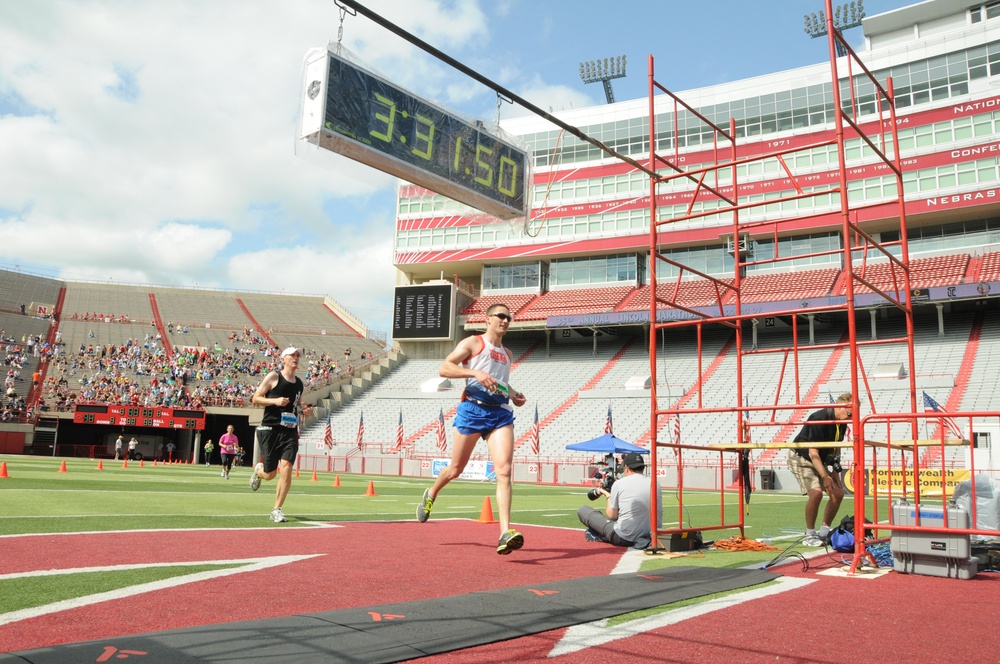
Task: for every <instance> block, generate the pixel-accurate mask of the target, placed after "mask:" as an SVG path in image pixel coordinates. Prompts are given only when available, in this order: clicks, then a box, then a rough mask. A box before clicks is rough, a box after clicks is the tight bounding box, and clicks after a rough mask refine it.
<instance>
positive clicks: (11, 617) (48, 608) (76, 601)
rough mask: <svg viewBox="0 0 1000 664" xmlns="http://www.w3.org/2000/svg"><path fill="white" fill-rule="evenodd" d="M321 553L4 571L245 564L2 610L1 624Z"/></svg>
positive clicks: (19, 575)
mask: <svg viewBox="0 0 1000 664" xmlns="http://www.w3.org/2000/svg"><path fill="white" fill-rule="evenodd" d="M321 555H324V554H320V553H314V554H310V555H301V556H271V557H268V558H249V559H238V560H204V561H201V562H185V563H150V564H148V565H112V566H108V567H103V568H97V567H79V568H74V569H66V570H46V571H43V572H26V573H23V574H9V575H4V576H3V577H0V579H6V578H17V577H26V576H45V575H49V574H76V573H80V572H88V571H91V572H92V571H113V570H127V569H140V568H144V567H174V566H184V565H219V564H233V563H235V564H245V565H244V566H243V567H238V568H234V569H221V570H208V571H205V572H197V573H195V574H187V575H184V576H178V577H174V578H171V579H163V580H161V581H151V582H149V583H140V584H139V585H135V586H129V587H127V588H119V589H117V590H109V591H107V592H103V593H96V594H94V595H86V596H83V597H75V598H73V599H67V600H61V601H58V602H52V603H51V604H44V605H42V606H35V607H32V608H30V609H21V610H19V611H11V612H9V613H0V625H9V624H10V623H15V622H18V621H21V620H27V619H29V618H37V617H39V616H44V615H48V614H50V613H58V612H59V611H68V610H70V609H78V608H80V607H84V606H90V605H92V604H98V603H100V602H108V601H111V600H115V599H122V598H124V597H132V596H134V595H141V594H143V593H148V592H153V591H156V590H163V589H165V588H174V587H177V586H182V585H185V584H188V583H197V582H199V581H209V580H212V579H218V578H219V577H222V576H230V575H233V574H242V573H244V572H255V571H258V570H262V569H267V568H269V567H277V566H279V565H287V564H289V563H294V562H298V561H300V560H306V559H308V558H315V557H317V556H321Z"/></svg>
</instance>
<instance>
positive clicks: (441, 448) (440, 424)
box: [437, 409, 448, 452]
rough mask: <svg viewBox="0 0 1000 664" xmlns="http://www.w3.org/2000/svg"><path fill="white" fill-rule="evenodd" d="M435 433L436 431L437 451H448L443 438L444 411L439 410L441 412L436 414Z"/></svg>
mask: <svg viewBox="0 0 1000 664" xmlns="http://www.w3.org/2000/svg"><path fill="white" fill-rule="evenodd" d="M437 431H438V442H437V448H438V450H439V451H441V452H444V451H445V450H446V449H448V441H446V440H445V437H444V409H441V411H440V412H438V420H437Z"/></svg>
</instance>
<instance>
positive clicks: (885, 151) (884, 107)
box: [648, 0, 917, 564]
mask: <svg viewBox="0 0 1000 664" xmlns="http://www.w3.org/2000/svg"><path fill="white" fill-rule="evenodd" d="M826 21H827V33H828V47H829V60H830V81H831V87H832V93H833V114H834V130H835V131H834V136H833V138H832V139H829V140H820V141H817V142H815V143H810V144H808V145H802V146H797V147H794V148H784V149H775V150H768V149H767V148H768V146H769V145H770V146H774V144H779V146H780V144H781V143H784V142H783V141H772V142H771V143H770V144H768V143H761V144H758V145H759V146H760V148H761V149H760V150H758V151H754V150H752V149H751V150H748V151H746V152H753V154H749V155H747V154H744V155H743V156H738V152H737V130H736V121H735V119H732V118H731V119H730V120H729V126H728V127H726V128H723V127H719V126H717V125H716V124H715V123H713V122H712V121H711V120H710V119H708V118H706V117H705V116H704V115H702V114H701V113H699V112H698V111H697V110H696V109H694V108H693V107H691V106H689V105H688V104H687V103H685V102H684V101H683V100H682V99H680V98H679V97H678V96H677V95H675V94H673V93H672V92H670V91H669V90H668V89H667V88H665V87H664V86H662V85H661V84H660V83H658V82H657V80H656V78H655V75H654V65H653V57H652V56H650V57H649V145H650V156H649V163H648V169H649V171H652V172H654V173H656V176H655V177H654V176H651V177H650V197H649V205H650V235H649V255H650V265H649V273H650V284H651V285H652V286H651V290H652V297H651V298H650V311H649V315H650V330H649V348H650V391H651V408H650V440H651V445H650V447H651V453H652V465H653V467H654V468H656V469H658V472H659V469H661V468H662V467H664V466H666V467H672V468H674V469H675V471H676V477H677V494H678V519H677V523H678V527H676V528H667V529H660V530H658V531H657V532H656V534H655V535H654V538H653V546H654V547H657V546H658V543H659V539H660V537H661V536H663V535H672V534H675V533H688V532H691V531H695V530H700V531H705V530H721V529H733V528H738V529H739V531H740V534H741V535H743V534H744V511H745V510H744V495H745V491H746V489H747V486H746V482H748V481H749V479H750V478H749V473H742V472H737V473H736V481H735V483H730V482H727V479H726V476H725V473H726V469H727V467H728V468H730V469H731V468H733V467H736V468H739V467H740V462H739V461H738V457H739V456H740V455H741V453H742V450H740V449H739V448H738V446H739V445H740V444H743V445H744V446H745V448H749V447H750V446H749V445H748V443H749V438H750V435H749V434H750V430H751V428H752V427H753V426H755V425H757V424H759V423H758V422H755V421H753V420H754V419H755V418H754V417H753V416H754V415H765V416H766V415H767V413H770V416H769V420H768V421H767V422H766V423H764V424H766V425H768V426H773V425H775V424H778V425H786V426H790V425H794V424H795V423H796V421H797V419H796V418H798V417H801V415H802V413H804V412H805V411H806V410H807V409H814V408H817V407H818V406H817V404H816V403H815V402H814V403H806V402H805V400H804V399H803V397H802V393H801V389H800V382H799V357H800V354H802V353H803V352H807V351H808V352H823V353H830V352H833V351H836V350H837V349H842V350H843V351H844V352H846V353H847V354H848V356H849V364H850V385H851V393H852V394H853V395H854V404H853V405H854V409H853V415H852V419H853V422H852V429H853V431H854V432H855V436H854V443H853V445H854V465H853V467H852V468H851V471H850V472H852V473H853V477H854V486H855V487H861V486H864V482H863V476H864V459H865V440H864V431H863V429H862V428H861V426H860V424H861V421H860V413H859V409H858V408H857V406H858V402H859V389H858V387H859V379H860V380H864V369H863V366H862V362H861V356H860V354H859V352H858V347H859V342H858V337H857V329H856V318H855V312H856V309H855V285H856V283H858V284H864V286H866V287H867V288H869V289H871V290H872V291H873V292H875V293H877V294H878V295H879V296H880V297H881V298H883V299H884V300H885V302H886V303H888V305H891V306H893V307H896V308H898V309H899V310H900V311H901V312H902V313H903V315H904V316H905V320H906V335H905V336H903V337H897V338H890V339H880V340H875V339H873V340H870V341H864V342H861V343H862V345H868V344H905V346H906V352H907V357H908V360H909V367H910V368H911V370H910V371H909V392H910V395H909V396H910V403H911V411H912V412H913V413H915V412H916V411H917V400H916V380H915V372H914V371H913V370H912V368H913V366H914V354H913V309H912V303H911V300H910V271H909V250H908V246H907V240H906V238H907V233H906V214H905V207H904V204H903V172H902V165H901V160H900V157H899V151H898V148H897V146H898V145H899V142H898V136H897V131H896V126H897V125H896V111H895V103H894V96H893V90H892V80H891V79H889V80H888V82H887V84H886V85H885V86H883V85H882V84H881V83H880V82H879V81H878V80H877V79H876V78H875V76H874V75H873V74H872V72H871V71H869V70H868V68H867V67H866V66H865V65H864V64H863V63H862V62H861V60H860V59H859V58H858V56H857V55H856V54H855V53H854V51H853V50H852V49H851V47H850V46H849V45H848V44H847V42H846V41H845V40H844V39H843V37H842V36H841V34H840V33H839V32H838V30H837V29H836V28H835V27H834V25H833V12H832V11H831V0H826ZM838 43H839V44H840V45H841V46H842V47H843V49H844V50H845V51H846V52H847V56H846V57H845V58H842V59H841V62H838V58H837V55H836V46H837V44H838ZM841 66H846V68H847V76H846V78H845V79H844V80H841V78H840V76H839V72H838V69H839V67H841ZM856 71H857V72H858V73H857V76H856V75H855V72H856ZM861 82H864V84H865V85H866V86H868V87H872V88H874V90H875V94H876V97H877V99H876V101H877V104H876V106H877V108H878V123H877V128H878V131H877V133H874V134H870V135H869V134H866V133H865V132H864V131H863V130H862V128H861V126H860V124H859V123H858V121H857V117H858V104H859V100H858V97H859V95H858V92H857V89H858V85H859V84H860V83H861ZM658 93H663V94H664V95H666V97H667V99H664V97H662V96H660V97H657V94H658ZM658 101H666V102H667V106H666V108H669V107H670V105H672V109H673V113H672V114H671V117H672V124H673V127H672V129H673V131H672V132H669V131H667V132H662V133H661V131H662V130H661V129H660V128H658V127H657V124H656V119H657V115H656V112H657V107H658V103H657V102H658ZM660 110H661V112H662V110H665V109H664V106H663V105H660ZM682 115H684V116H685V118H686V119H687V120H689V121H694V119H696V120H697V121H698V122H700V123H701V124H702V125H703V129H702V133H703V134H705V133H710V134H711V136H712V147H713V153H714V161H713V162H712V163H707V164H700V165H696V166H695V167H694V168H687V169H685V167H684V160H683V159H681V158H680V156H681V155H680V143H681V141H680V140H679V138H680V133H679V130H680V127H681V123H680V118H681V116H682ZM671 134H672V139H671ZM852 139H860V140H861V141H862V142H863V144H864V146H865V149H866V152H867V153H868V154H870V155H871V158H872V159H874V160H876V161H877V163H879V164H882V165H884V166H883V167H882V168H884V169H885V170H887V172H890V173H891V174H892V175H893V176H894V178H895V185H896V186H895V195H894V196H892V197H888V198H883V199H880V200H879V201H877V202H876V203H868V204H864V203H861V204H855V203H854V202H852V200H851V198H852V197H851V196H850V195H849V187H848V167H847V164H846V156H845V155H846V150H845V142H846V141H848V140H852ZM665 141H666V142H667V145H666V147H667V148H670V147H672V151H669V150H668V152H669V154H666V155H664V154H659V153H658V151H659V150H661V145H662V144H663V143H664V142H665ZM782 147H783V146H782ZM824 147H832V148H834V149H835V151H836V155H837V177H836V179H835V181H834V182H833V183H832V184H823V183H817V182H815V178H809V177H808V174H807V173H802V172H800V171H801V170H802V169H796V168H794V167H793V165H794V163H795V160H794V155H795V154H796V153H802V152H806V151H810V150H816V149H821V148H824ZM765 161H772V163H773V162H777V163H778V164H779V165H780V169H781V171H782V172H783V174H784V176H785V179H784V180H783V182H784V183H785V184H786V185H787V187H786V188H787V189H788V190H789V192H790V193H788V194H784V195H777V196H775V197H770V198H767V197H760V198H757V199H751V198H750V197H749V196H748V194H747V193H746V192H747V191H748V190H749V189H750V188H752V186H753V183H748V185H749V186H747V185H744V184H743V183H741V182H740V181H739V178H738V174H739V171H740V170H741V168H743V167H747V168H748V169H749V167H750V166H751V165H752V164H754V163H761V164H763V162H765ZM761 170H763V167H762V168H761ZM680 180H686V181H687V182H689V183H693V187H694V190H693V194H692V196H691V200H690V203H689V204H688V206H687V209H686V210H685V211H684V213H683V214H680V215H677V214H670V215H668V216H664V217H661V216H660V214H659V209H658V197H659V195H660V188H661V187H666V186H670V185H671V183H674V182H677V181H680ZM791 190H794V193H791ZM809 199H812V208H813V209H814V210H815V212H814V213H811V214H809V215H797V216H781V215H780V214H779V213H776V214H770V213H768V216H767V218H766V219H764V220H756V221H752V222H751V221H745V220H744V219H742V218H741V212H743V211H750V210H754V209H755V208H762V207H763V206H769V205H770V206H774V205H775V204H779V207H780V204H781V203H784V202H792V201H807V200H809ZM698 202H707V203H710V204H708V205H705V206H704V209H698V208H697V206H696V203H698ZM796 205H797V204H796ZM874 206H879V207H882V208H885V207H886V206H894V207H895V209H896V210H898V212H897V214H898V230H899V237H900V240H899V241H898V245H899V246H898V256H897V255H895V254H894V253H893V252H892V251H890V249H889V246H888V245H887V244H881V243H880V242H878V241H877V239H876V238H875V237H873V236H872V235H871V234H870V233H868V232H866V231H865V230H864V229H862V228H861V226H860V224H859V223H858V222H857V219H858V215H857V212H858V210H860V209H862V208H865V207H874ZM772 209H773V208H772ZM831 213H834V214H836V216H837V217H838V219H839V224H838V227H839V232H840V236H841V247H840V248H839V249H837V250H828V251H822V252H816V253H811V254H797V255H795V256H782V255H780V252H779V250H778V243H777V241H776V240H777V238H778V237H779V236H781V234H782V232H783V230H786V229H787V231H788V232H791V230H792V227H793V225H794V224H796V222H799V223H801V221H802V220H803V219H804V218H809V217H818V216H820V215H829V214H831ZM724 215H729V216H731V224H727V225H725V226H722V228H724V229H726V231H727V233H728V238H729V244H730V246H731V247H732V253H733V263H734V269H733V275H732V278H731V279H719V278H716V277H713V276H711V275H709V274H706V273H703V272H701V271H699V270H698V269H695V268H693V267H691V266H689V265H685V264H683V263H682V262H680V261H678V260H677V259H676V258H674V257H670V256H667V255H665V253H664V249H665V238H664V234H665V233H667V232H668V231H669V230H670V229H671V227H672V226H675V225H676V224H681V223H685V222H690V221H692V220H699V219H706V220H710V219H711V218H716V219H718V218H720V217H723V216H724ZM763 236H769V237H773V238H774V239H775V242H774V255H773V256H771V257H767V258H764V259H757V258H755V257H754V256H753V254H752V252H751V251H747V249H749V247H750V246H752V245H749V241H750V240H751V239H752V238H754V237H757V238H760V237H763ZM893 244H895V243H893ZM869 253H877V254H880V255H882V256H885V257H886V258H887V259H888V260H889V261H890V263H891V265H892V274H893V280H894V288H893V290H892V291H891V292H887V291H885V290H882V289H880V288H878V287H877V286H875V285H874V284H873V283H871V281H870V280H869V279H868V278H866V275H865V266H866V264H867V263H866V261H865V260H864V259H865V257H867V256H868V254H869ZM837 254H839V258H840V262H841V268H842V270H843V272H844V274H845V275H847V276H848V277H849V278H846V279H845V280H844V283H845V287H846V295H845V297H844V299H843V301H842V302H841V301H836V302H833V303H824V304H822V305H821V306H810V307H805V308H802V307H796V308H789V309H785V310H779V311H771V312H768V316H774V317H782V316H784V317H787V318H789V319H790V320H791V333H792V340H791V345H790V346H788V347H785V348H769V349H766V350H758V349H756V348H755V347H753V346H751V347H750V348H747V347H746V345H745V343H744V338H743V334H744V326H745V325H751V324H756V322H755V321H754V319H755V318H757V317H758V316H759V315H760V314H757V313H745V311H744V306H743V280H744V278H745V276H746V270H747V268H748V267H751V266H761V265H764V264H768V263H770V264H781V263H785V262H787V261H789V260H792V259H793V258H795V259H802V258H812V257H818V256H827V257H831V256H835V255H837ZM855 258H860V259H861V265H860V266H859V267H858V269H855V268H854V260H855ZM661 263H663V264H667V265H671V266H673V267H674V268H676V269H677V270H678V275H677V282H676V284H675V286H674V288H673V289H672V294H671V293H670V292H666V291H671V289H670V288H669V287H668V288H666V289H663V292H661V289H660V288H657V284H658V283H659V282H658V278H657V267H658V265H659V264H661ZM685 276H694V277H697V278H700V279H705V280H708V281H709V282H711V284H712V286H713V287H714V288H713V289H712V290H713V291H714V293H715V296H716V302H715V303H714V304H713V305H712V306H711V308H710V310H709V308H694V307H691V306H686V305H685V304H683V303H682V302H680V301H678V297H677V295H678V292H679V287H680V284H681V281H682V279H683V278H684V277H685ZM670 310H678V311H680V312H683V313H681V314H675V315H673V316H666V315H664V314H665V313H667V312H670ZM831 312H843V313H846V317H847V326H848V333H847V338H846V339H843V338H842V339H841V340H840V341H838V342H836V343H832V344H830V343H828V344H811V345H807V346H803V345H800V343H799V339H798V326H799V321H801V320H802V319H803V318H805V319H812V317H814V316H816V315H818V314H824V313H831ZM668 318H677V320H669V319H668ZM810 322H811V320H810ZM706 325H712V326H724V327H726V328H729V329H730V330H731V331H732V340H731V341H732V346H733V349H734V353H735V355H734V358H735V362H733V363H731V364H732V366H733V371H734V376H733V381H734V384H735V400H734V403H732V404H731V405H727V406H724V407H719V406H714V407H707V406H705V404H704V401H703V399H702V396H703V387H704V381H703V380H699V381H698V383H696V385H695V386H694V387H692V388H691V389H692V391H693V393H690V392H689V394H688V395H687V397H688V398H682V399H677V400H674V401H673V402H671V401H669V400H667V401H665V400H663V399H661V397H660V394H659V391H658V389H657V388H658V386H657V383H658V373H659V372H658V353H662V348H661V344H663V341H662V339H663V336H664V334H663V333H664V331H665V330H668V329H671V328H680V327H687V326H695V328H696V334H697V353H698V367H699V375H702V374H701V372H702V367H703V362H702V353H703V347H702V331H703V329H704V327H705V326H706ZM811 329H812V328H811V326H810V332H811ZM764 352H770V353H775V352H779V353H784V355H785V361H784V363H783V365H782V370H781V371H782V374H781V377H780V378H779V381H778V389H777V390H776V391H775V395H774V401H773V403H768V404H764V403H759V404H750V403H749V402H748V401H747V400H746V399H745V397H744V375H743V359H744V357H747V356H749V355H752V354H757V353H764ZM789 357H791V359H792V367H791V369H790V371H791V372H792V373H793V377H794V381H795V383H794V387H795V389H794V394H795V398H794V399H793V400H792V402H790V403H779V400H780V395H781V383H782V381H783V380H784V379H785V374H786V372H787V371H789V369H788V361H787V360H788V358H789ZM721 364H722V363H720V365H721ZM869 394H870V392H869ZM869 399H870V397H869ZM689 404H690V405H689ZM705 413H714V414H716V416H717V417H726V418H731V422H730V423H729V424H728V425H727V426H726V429H725V430H727V431H730V432H731V439H730V441H729V444H728V445H725V444H723V445H709V444H694V443H687V442H685V443H684V444H681V443H680V441H679V440H676V439H673V440H672V439H671V437H670V436H669V435H665V434H668V433H669V432H667V431H666V430H665V429H666V428H667V427H668V426H669V422H670V421H671V418H675V417H681V416H684V415H695V414H705ZM778 413H782V414H783V415H777V414H778ZM912 426H913V429H912V433H913V435H912V438H913V439H914V441H915V440H916V439H917V428H916V427H917V425H916V422H915V421H913V425H912ZM665 449H669V450H670V451H671V452H672V454H668V455H662V452H663V451H664V450H665ZM696 450H698V451H700V453H701V454H704V453H705V452H710V453H716V454H718V457H719V471H720V473H723V475H722V476H720V482H719V486H721V487H722V488H721V490H720V492H719V516H720V518H719V520H718V522H717V523H710V524H695V523H690V522H689V523H688V526H687V527H685V526H684V521H685V519H684V456H685V453H686V452H687V453H692V452H694V451H696ZM661 455H662V457H665V458H662V457H661ZM734 455H735V457H736V458H735V459H734ZM727 459H728V460H729V463H727V462H726V461H727ZM733 461H736V463H733ZM661 462H662V463H661ZM742 463H744V464H745V463H747V457H746V454H745V453H744V454H743V461H742ZM653 481H654V486H655V480H653ZM727 484H729V485H730V490H732V488H735V489H736V490H737V493H738V495H739V499H738V500H739V509H738V510H735V511H736V513H735V514H733V511H734V510H733V509H732V508H730V509H729V510H728V513H727V508H726V493H727V489H726V486H727ZM856 519H857V521H856V522H857V523H862V522H863V519H864V501H863V500H859V501H856ZM859 539H860V538H859ZM858 550H859V552H863V544H862V543H861V542H860V541H859V545H858ZM858 555H860V553H856V560H855V564H857V556H858Z"/></svg>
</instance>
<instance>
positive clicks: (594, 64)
mask: <svg viewBox="0 0 1000 664" xmlns="http://www.w3.org/2000/svg"><path fill="white" fill-rule="evenodd" d="M624 77H625V56H624V55H619V56H617V57H613V58H604V60H603V61H601V60H591V61H590V62H581V63H580V79H581V80H582V81H583V82H584V83H596V82H597V81H600V82H601V83H603V84H604V96H605V98H606V99H607V100H608V103H609V104H613V103H615V93H614V90H612V89H611V79H614V78H624Z"/></svg>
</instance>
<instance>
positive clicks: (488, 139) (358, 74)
mask: <svg viewBox="0 0 1000 664" xmlns="http://www.w3.org/2000/svg"><path fill="white" fill-rule="evenodd" d="M303 84H304V86H305V90H304V91H303V92H304V101H303V107H302V126H301V133H300V138H301V139H303V140H305V141H307V142H309V143H313V144H316V145H319V146H320V147H322V148H325V149H327V150H330V151H332V152H336V153H338V154H342V155H344V156H346V157H349V158H351V159H354V160H355V161H359V162H361V163H364V164H367V165H369V166H372V167H374V168H377V169H379V170H381V171H385V172H386V173H389V174H391V175H395V176H397V177H400V178H402V179H404V180H407V181H409V182H412V183H413V184H416V185H419V186H421V187H425V188H427V189H430V190H431V191H436V192H438V193H440V194H443V195H445V196H447V197H449V198H451V199H453V200H456V201H459V202H460V203H465V204H466V205H470V206H472V207H474V208H476V209H478V210H482V211H483V212H486V213H487V214H490V215H493V216H495V217H499V218H501V219H513V218H515V217H523V216H525V215H526V214H527V212H528V203H529V200H528V193H529V192H528V190H527V189H528V188H527V186H526V183H527V182H529V180H528V176H529V173H528V171H529V161H528V156H529V155H528V152H527V150H524V149H521V148H519V147H517V146H516V145H514V144H513V143H511V142H510V141H508V140H505V139H503V138H501V137H500V136H499V135H498V133H499V132H497V131H491V130H489V129H488V128H487V127H486V125H485V124H484V123H482V122H479V121H474V122H468V121H466V120H463V119H461V118H459V117H458V116H456V115H455V114H454V113H451V112H449V111H447V110H445V109H443V108H441V107H440V106H437V105H436V104H433V103H431V102H429V101H427V100H424V99H421V98H420V97H417V96H416V95H414V94H412V93H410V92H408V91H407V90H404V89H403V88H401V87H399V86H397V85H394V84H392V83H389V82H388V81H386V80H385V79H384V78H382V77H380V76H378V75H376V74H374V73H372V72H370V71H367V70H365V69H363V68H361V67H360V66H358V65H357V64H355V63H353V62H350V61H348V60H347V59H345V58H344V57H342V56H341V55H338V54H336V53H334V52H332V51H330V50H329V49H324V50H323V51H322V52H320V53H317V54H311V55H310V56H309V57H308V58H307V62H306V66H305V79H304V81H303Z"/></svg>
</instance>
